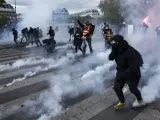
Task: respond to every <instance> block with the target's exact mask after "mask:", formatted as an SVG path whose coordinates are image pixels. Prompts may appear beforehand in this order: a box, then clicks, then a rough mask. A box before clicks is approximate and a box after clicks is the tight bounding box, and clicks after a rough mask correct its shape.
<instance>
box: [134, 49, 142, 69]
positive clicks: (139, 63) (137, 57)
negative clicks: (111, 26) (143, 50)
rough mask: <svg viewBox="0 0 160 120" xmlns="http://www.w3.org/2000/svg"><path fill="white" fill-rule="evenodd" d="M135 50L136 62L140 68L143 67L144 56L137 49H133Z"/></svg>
mask: <svg viewBox="0 0 160 120" xmlns="http://www.w3.org/2000/svg"><path fill="white" fill-rule="evenodd" d="M132 48H133V47H132ZM133 50H134V53H135V56H136V60H137V63H138V65H139V67H142V66H143V63H144V62H143V58H142V55H141V54H140V53H139V52H138V51H137V50H136V49H134V48H133Z"/></svg>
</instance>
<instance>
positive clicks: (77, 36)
mask: <svg viewBox="0 0 160 120" xmlns="http://www.w3.org/2000/svg"><path fill="white" fill-rule="evenodd" d="M82 35H83V33H82V31H81V30H80V28H79V27H78V26H77V27H76V30H75V34H74V45H75V52H76V53H77V52H78V49H79V50H80V51H81V52H82V53H83V50H82V48H81V45H82V42H83V39H82Z"/></svg>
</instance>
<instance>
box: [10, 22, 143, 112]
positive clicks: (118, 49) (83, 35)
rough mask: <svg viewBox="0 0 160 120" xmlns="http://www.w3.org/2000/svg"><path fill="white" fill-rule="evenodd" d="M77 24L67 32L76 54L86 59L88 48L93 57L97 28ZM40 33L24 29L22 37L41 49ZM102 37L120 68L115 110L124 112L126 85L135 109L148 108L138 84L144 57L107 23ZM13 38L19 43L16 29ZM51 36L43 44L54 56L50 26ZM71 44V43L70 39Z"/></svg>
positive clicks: (115, 89) (35, 29) (110, 57)
mask: <svg viewBox="0 0 160 120" xmlns="http://www.w3.org/2000/svg"><path fill="white" fill-rule="evenodd" d="M77 24H78V25H77V26H73V27H70V28H69V30H68V32H69V34H70V36H73V38H74V39H73V41H72V42H73V45H74V47H75V49H74V50H75V52H78V50H80V51H81V52H82V54H83V55H84V56H85V55H86V46H87V44H88V47H89V50H90V53H91V54H92V53H93V48H92V36H93V34H94V29H95V26H94V25H93V24H92V23H90V22H89V21H87V22H85V23H81V22H80V21H79V20H77ZM57 29H58V28H57ZM40 31H41V30H40V29H39V28H34V29H33V28H30V30H28V29H27V28H25V29H23V30H22V35H23V37H25V38H26V39H27V40H28V41H34V42H35V43H36V44H37V46H39V45H40V46H41V45H42V43H41V42H40V41H39V38H40V37H42V34H41V32H40ZM119 31H120V30H119ZM102 33H103V36H104V41H105V43H104V44H105V47H106V49H111V53H110V55H109V60H111V61H113V60H115V62H116V64H117V73H116V78H115V83H114V91H115V93H116V94H117V97H118V99H119V102H118V103H117V104H116V105H115V106H114V108H115V109H122V108H124V107H125V105H126V102H125V98H124V95H123V91H122V90H123V87H124V85H125V84H128V86H129V89H130V91H131V93H133V94H134V95H135V96H136V101H135V102H134V103H133V107H140V106H143V105H145V102H144V100H143V98H142V95H141V93H140V91H139V89H138V84H139V82H140V78H141V70H140V67H141V66H142V65H143V58H142V56H141V54H140V53H139V52H138V51H137V50H136V49H135V48H133V47H132V46H130V45H129V44H128V42H127V41H126V40H125V39H124V37H123V35H119V34H118V33H115V34H114V33H113V30H112V29H111V28H110V27H109V25H107V24H106V23H104V27H103V28H102ZM13 35H14V41H15V42H16V39H17V35H18V32H17V31H16V30H15V29H13ZM48 35H50V38H49V39H46V40H43V44H47V45H48V46H50V47H48V48H49V49H48V52H52V50H53V49H50V48H52V46H54V45H55V44H56V42H55V40H54V36H55V31H54V30H53V28H52V27H51V26H50V28H49V32H48ZM69 41H71V39H70V40H69ZM38 44H39V45H38Z"/></svg>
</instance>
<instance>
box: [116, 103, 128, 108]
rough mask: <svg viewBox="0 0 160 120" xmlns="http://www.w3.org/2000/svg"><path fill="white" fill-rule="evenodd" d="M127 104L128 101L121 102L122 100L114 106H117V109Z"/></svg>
mask: <svg viewBox="0 0 160 120" xmlns="http://www.w3.org/2000/svg"><path fill="white" fill-rule="evenodd" d="M125 105H126V103H121V102H119V103H118V104H116V105H115V106H114V108H115V109H123V108H125Z"/></svg>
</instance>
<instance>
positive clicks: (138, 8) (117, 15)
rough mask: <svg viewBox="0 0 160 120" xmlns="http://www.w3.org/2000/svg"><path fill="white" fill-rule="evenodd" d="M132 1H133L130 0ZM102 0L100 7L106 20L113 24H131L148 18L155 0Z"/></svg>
mask: <svg viewBox="0 0 160 120" xmlns="http://www.w3.org/2000/svg"><path fill="white" fill-rule="evenodd" d="M130 1H131V0H130ZM130 1H129V0H101V1H100V3H99V5H98V7H99V8H100V10H101V11H102V13H103V15H104V20H106V21H108V22H109V23H111V24H117V23H121V22H123V21H127V22H131V23H133V21H135V19H137V20H139V19H142V18H143V17H145V16H147V14H148V13H147V11H148V10H149V9H150V8H151V7H153V6H154V0H148V1H150V2H146V1H147V0H133V2H130Z"/></svg>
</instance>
